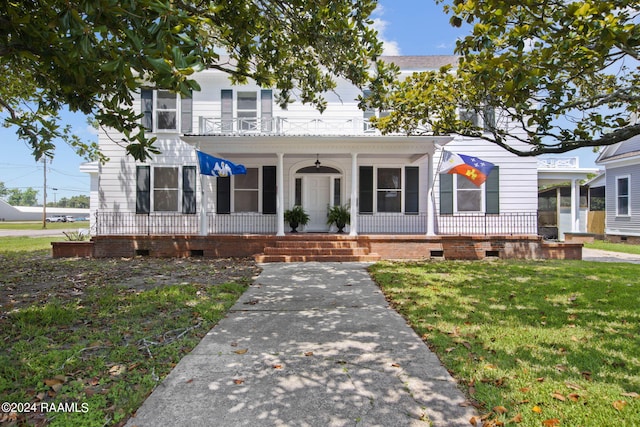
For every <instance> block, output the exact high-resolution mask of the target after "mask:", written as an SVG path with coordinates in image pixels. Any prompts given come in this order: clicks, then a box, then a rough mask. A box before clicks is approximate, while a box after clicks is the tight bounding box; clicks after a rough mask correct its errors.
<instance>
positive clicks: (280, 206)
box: [276, 153, 284, 236]
mask: <svg viewBox="0 0 640 427" xmlns="http://www.w3.org/2000/svg"><path fill="white" fill-rule="evenodd" d="M277 156H278V167H277V168H276V170H277V178H276V217H277V222H278V230H277V232H276V236H284V153H277Z"/></svg>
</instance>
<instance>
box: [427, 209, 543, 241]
mask: <svg viewBox="0 0 640 427" xmlns="http://www.w3.org/2000/svg"><path fill="white" fill-rule="evenodd" d="M436 234H439V235H465V234H468V235H485V236H486V235H514V234H525V235H537V234H538V214H537V212H501V213H500V214H483V213H475V214H454V215H438V216H437V218H436Z"/></svg>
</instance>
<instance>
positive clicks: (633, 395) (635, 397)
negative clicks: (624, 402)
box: [621, 391, 640, 399]
mask: <svg viewBox="0 0 640 427" xmlns="http://www.w3.org/2000/svg"><path fill="white" fill-rule="evenodd" d="M621 394H622V395H623V396H626V397H633V398H634V399H640V394H638V393H636V392H635V391H632V392H631V393H621Z"/></svg>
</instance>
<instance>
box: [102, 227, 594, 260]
mask: <svg viewBox="0 0 640 427" xmlns="http://www.w3.org/2000/svg"><path fill="white" fill-rule="evenodd" d="M278 240H291V241H295V240H300V241H305V240H327V241H331V240H356V241H357V243H358V246H361V247H365V248H368V250H369V251H370V252H371V253H376V254H378V255H380V257H381V258H382V259H430V258H438V259H441V258H444V259H448V260H478V259H484V258H487V257H491V258H493V257H497V258H505V259H507V258H515V259H575V260H580V259H582V244H581V243H548V242H544V241H543V240H542V238H541V237H537V236H433V237H432V236H423V235H416V236H404V235H362V236H357V237H350V236H347V235H341V236H340V235H335V234H304V233H300V234H296V235H286V236H272V235H210V236H186V235H184V236H182V235H181V236H96V237H94V238H93V243H94V248H93V256H95V257H97V258H105V257H127V258H128V257H133V256H138V255H142V256H152V257H192V256H202V257H205V258H221V257H250V256H254V255H257V254H261V253H263V252H264V249H265V248H266V247H268V246H273V244H274V242H275V241H278Z"/></svg>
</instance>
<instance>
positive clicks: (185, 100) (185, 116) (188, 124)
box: [180, 91, 193, 135]
mask: <svg viewBox="0 0 640 427" xmlns="http://www.w3.org/2000/svg"><path fill="white" fill-rule="evenodd" d="M180 131H181V132H182V133H183V134H185V135H186V134H190V133H191V132H193V99H192V97H191V91H189V96H184V95H182V96H181V98H180Z"/></svg>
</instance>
